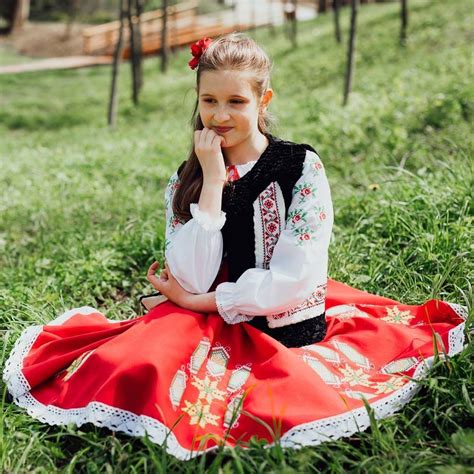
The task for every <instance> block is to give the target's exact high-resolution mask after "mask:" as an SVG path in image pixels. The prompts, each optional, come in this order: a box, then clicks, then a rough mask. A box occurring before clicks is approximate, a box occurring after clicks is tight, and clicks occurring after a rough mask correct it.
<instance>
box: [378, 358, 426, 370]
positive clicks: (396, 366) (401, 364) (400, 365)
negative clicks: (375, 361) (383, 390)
mask: <svg viewBox="0 0 474 474" xmlns="http://www.w3.org/2000/svg"><path fill="white" fill-rule="evenodd" d="M417 363H418V359H417V358H416V357H406V358H404V359H398V360H393V361H392V362H389V363H388V364H387V365H385V366H384V367H382V369H380V372H382V373H383V374H393V373H396V372H405V371H407V370H410V369H411V368H412V367H414V366H415V365H416V364H417Z"/></svg>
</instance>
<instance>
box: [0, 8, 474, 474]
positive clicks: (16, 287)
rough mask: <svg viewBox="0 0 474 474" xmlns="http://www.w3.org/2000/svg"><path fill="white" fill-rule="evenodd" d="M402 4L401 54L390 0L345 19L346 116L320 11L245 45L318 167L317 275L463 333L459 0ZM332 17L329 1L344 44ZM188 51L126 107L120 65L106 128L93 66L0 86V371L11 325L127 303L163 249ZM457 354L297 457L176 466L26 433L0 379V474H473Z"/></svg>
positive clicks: (112, 438) (118, 310) (102, 90)
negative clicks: (322, 240) (326, 233)
mask: <svg viewBox="0 0 474 474" xmlns="http://www.w3.org/2000/svg"><path fill="white" fill-rule="evenodd" d="M409 5H410V26H409V41H408V44H407V46H406V47H405V48H402V47H400V46H399V45H398V31H399V17H398V15H399V13H398V9H399V4H398V2H392V3H385V4H372V5H368V6H363V7H362V8H361V10H360V15H359V33H360V35H359V37H358V41H357V56H356V61H357V63H356V71H355V81H354V90H353V92H352V94H351V96H350V102H349V105H348V106H346V107H342V105H341V103H342V90H343V73H344V67H345V49H346V46H345V42H344V44H343V45H338V44H337V43H336V42H335V40H334V35H333V24H332V17H331V16H330V15H321V16H320V17H319V18H317V19H315V20H312V21H309V22H305V23H301V24H299V29H298V34H299V38H298V48H297V50H295V51H293V50H291V48H290V46H289V43H288V41H287V40H286V39H285V37H284V35H283V34H282V32H281V30H279V29H277V36H276V37H272V36H271V35H270V33H269V32H268V31H266V30H257V31H256V32H255V33H253V34H252V35H253V36H254V37H255V38H256V39H257V40H258V41H259V42H260V43H261V44H262V46H263V47H264V48H265V49H266V51H267V52H268V53H269V54H270V56H271V57H272V59H273V60H274V64H275V65H274V73H273V79H272V87H273V89H274V91H275V98H274V100H273V102H272V104H271V106H270V111H271V112H272V113H273V115H274V116H275V117H276V118H277V123H276V126H275V127H274V129H273V130H272V132H273V133H274V134H275V135H277V136H280V137H282V138H284V139H288V140H293V141H296V142H304V143H309V144H311V145H312V146H313V147H314V148H316V150H318V152H319V154H320V156H321V158H322V160H323V162H324V164H325V167H326V171H327V175H328V178H329V181H330V184H331V189H332V196H333V201H334V209H335V226H334V232H333V240H332V243H331V247H330V268H329V275H330V277H332V278H334V279H336V280H339V281H343V282H345V283H347V284H349V285H352V286H355V287H358V288H361V289H364V290H367V291H370V292H372V293H376V294H380V295H383V296H387V297H389V298H394V299H396V300H398V301H401V302H404V303H407V304H421V303H422V302H424V301H426V300H428V299H431V298H439V299H442V300H445V301H449V302H457V303H461V304H463V305H465V306H467V307H468V310H469V314H470V316H469V320H468V327H472V303H473V290H472V283H471V282H472V281H473V276H474V264H473V259H472V251H473V241H474V240H473V231H472V229H473V218H472V189H473V167H472V151H473V134H472V131H473V130H472V119H473V114H474V87H473V85H472V81H471V77H472V73H473V65H472V64H473V63H472V46H471V45H470V42H472V36H473V30H472V20H473V14H472V3H471V2H470V0H455V1H452V2H443V1H426V0H413V1H410V2H409ZM348 20H349V17H348V11H347V9H344V10H343V13H342V22H343V25H344V30H343V33H344V39H345V40H346V39H347V25H348V23H349V21H348ZM1 54H2V52H1V51H0V55H1ZM8 54H9V55H10V54H11V53H8ZM189 59H190V54H189V52H188V51H187V50H183V51H181V52H179V53H177V54H176V55H175V56H174V57H173V59H172V61H171V65H170V70H169V71H168V73H167V74H166V75H162V74H161V73H160V72H159V62H158V60H157V59H156V58H150V59H148V60H146V62H145V85H144V90H143V94H142V97H141V104H140V106H139V107H137V108H135V107H134V106H133V104H132V102H131V99H130V71H129V69H130V68H129V65H128V64H124V65H123V66H122V74H121V78H120V101H119V102H120V103H119V108H120V111H119V116H118V124H117V127H116V129H115V130H109V129H108V128H107V126H106V109H107V100H108V88H109V84H110V75H111V71H110V68H109V67H98V68H93V69H82V70H72V71H57V72H45V73H36V74H25V75H8V76H0V92H1V93H0V160H1V161H0V183H1V187H0V191H1V194H0V268H1V272H0V337H1V338H2V346H3V347H2V351H0V365H2V366H3V361H4V360H5V358H6V356H7V354H8V353H9V351H10V350H11V348H12V347H13V343H14V341H15V339H16V338H17V337H18V336H19V335H20V333H21V331H22V330H23V329H25V328H26V327H28V326H30V325H32V324H45V323H47V322H48V321H50V320H51V319H53V318H55V317H56V316H57V315H59V314H61V313H63V312H64V311H66V310H68V309H70V308H72V307H77V306H83V305H90V306H94V307H97V308H99V309H100V310H102V311H103V312H104V313H105V314H107V316H108V317H109V318H111V319H128V318H130V317H132V316H134V315H136V314H137V312H138V311H139V305H138V303H137V297H138V296H139V295H141V294H143V293H144V292H150V290H151V287H150V285H149V284H148V283H147V281H146V278H145V273H146V269H147V268H148V266H149V264H150V263H151V262H152V261H153V259H155V258H161V257H162V256H163V246H164V186H165V184H166V182H167V180H168V178H169V176H170V175H171V174H172V173H173V172H174V170H175V169H176V168H177V166H178V165H179V164H180V163H181V162H182V161H183V160H184V159H186V155H187V153H188V151H189V147H190V145H191V142H190V140H191V136H192V130H191V126H190V125H189V120H190V118H191V112H192V107H193V102H194V99H195V97H194V90H193V87H194V83H193V81H194V79H195V76H194V74H195V73H194V72H193V71H191V69H189V67H188V66H187V61H188V60H189ZM0 63H4V64H5V63H6V60H4V59H2V60H1V61H0ZM466 336H467V339H466V342H470V340H471V336H470V334H469V333H467V334H466ZM472 353H473V351H472V345H469V346H468V348H467V349H466V350H465V351H464V352H463V353H461V354H459V355H457V356H455V357H453V358H451V359H450V360H449V361H439V362H437V363H436V364H435V366H434V368H433V370H432V371H431V373H430V376H429V377H427V378H426V379H424V380H423V381H422V382H420V383H421V389H420V391H419V392H418V394H417V395H416V396H415V398H414V399H413V400H412V401H411V402H410V403H409V404H408V405H407V406H405V407H404V408H403V409H402V410H401V411H400V412H399V413H397V414H396V415H394V416H392V417H390V418H388V419H386V420H383V421H382V422H379V423H377V424H376V425H374V426H372V427H371V428H370V429H369V430H367V431H366V432H363V433H359V434H356V435H354V436H352V437H351V438H350V439H340V440H337V441H332V442H328V443H325V444H322V445H319V446H317V447H315V448H304V449H302V450H300V451H292V450H282V449H280V448H279V447H278V446H277V447H275V448H272V449H263V448H262V446H261V445H260V444H259V443H257V442H256V443H254V444H253V445H252V447H251V449H250V450H248V451H242V450H240V449H237V450H235V451H232V452H227V451H226V452H218V453H217V455H215V454H213V455H207V456H202V457H201V458H197V459H194V460H192V461H189V462H181V461H178V460H176V459H175V458H173V457H172V456H170V455H167V454H166V453H165V452H164V451H163V449H161V448H160V447H159V446H156V445H154V444H152V443H151V442H150V441H149V440H147V439H145V438H130V437H127V436H125V435H121V434H117V433H115V434H111V432H109V431H108V430H105V429H99V428H96V427H95V426H93V425H84V426H83V427H81V428H77V427H74V426H69V427H64V428H62V427H50V426H47V425H45V424H42V423H40V422H39V421H36V420H34V419H32V418H30V417H29V416H28V415H26V413H25V412H24V411H23V410H22V409H19V408H18V407H17V406H16V405H12V404H7V403H6V401H5V395H6V393H5V392H6V389H5V386H4V384H3V383H2V382H0V396H1V398H0V400H1V401H0V407H1V411H0V470H2V471H4V472H48V473H49V472H57V471H61V472H76V471H78V472H82V471H87V472H114V473H120V472H127V473H128V472H164V471H165V470H169V471H171V472H193V473H194V472H200V471H204V470H206V469H207V470H209V471H210V472H234V471H236V472H252V473H253V472H285V473H288V472H314V471H316V470H323V471H328V472H346V471H356V472H381V473H385V472H404V473H405V472H407V473H411V472H413V473H423V472H430V473H431V472H440V473H441V472H442V473H445V472H452V473H462V472H472V471H471V470H472V468H473V466H474V448H473V446H474V430H473V429H472V428H469V425H470V424H471V426H472V421H474V420H473V418H474V417H473V415H474V409H473V405H472V382H473V380H472V379H473V374H472V364H473V357H472Z"/></svg>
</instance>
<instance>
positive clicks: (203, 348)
mask: <svg viewBox="0 0 474 474" xmlns="http://www.w3.org/2000/svg"><path fill="white" fill-rule="evenodd" d="M210 348H211V343H210V342H209V341H208V340H207V339H203V340H202V341H201V342H200V343H199V344H198V345H197V347H196V349H195V350H194V352H193V355H192V356H191V364H190V369H189V370H190V371H191V373H193V374H196V373H197V372H198V370H199V369H200V368H201V365H202V363H203V362H204V360H205V359H206V357H207V354H208V353H209V349H210Z"/></svg>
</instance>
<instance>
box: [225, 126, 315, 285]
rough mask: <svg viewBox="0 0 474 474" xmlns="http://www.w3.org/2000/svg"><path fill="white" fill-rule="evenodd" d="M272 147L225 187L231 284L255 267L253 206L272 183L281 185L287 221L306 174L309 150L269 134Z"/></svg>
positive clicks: (226, 252) (226, 229) (226, 244)
mask: <svg viewBox="0 0 474 474" xmlns="http://www.w3.org/2000/svg"><path fill="white" fill-rule="evenodd" d="M266 136H267V138H268V140H269V145H268V146H267V148H266V149H265V150H264V152H263V153H262V155H261V156H260V158H259V159H258V161H257V163H255V165H254V166H253V167H252V169H251V170H250V171H248V172H247V173H246V174H245V175H244V176H242V177H241V178H239V179H238V180H237V181H232V182H230V183H228V184H227V185H226V186H225V187H224V191H223V194H222V210H223V211H225V213H226V222H225V224H224V227H223V228H222V237H223V241H224V257H225V258H226V259H227V263H228V266H229V281H231V282H235V281H237V280H238V278H239V277H240V275H242V273H244V272H245V271H246V270H248V269H249V268H254V267H255V231H254V220H253V219H254V207H253V203H254V201H255V200H256V199H257V198H258V196H259V194H260V193H261V192H263V191H264V190H265V189H266V188H267V187H268V185H269V184H270V183H272V182H273V181H276V182H278V184H279V185H280V188H281V190H282V193H283V197H284V200H285V219H286V217H287V212H288V207H289V206H290V203H291V199H292V191H293V187H294V186H295V183H296V181H298V179H299V178H300V177H301V173H302V171H303V165H304V160H305V157H306V150H307V149H310V150H313V151H314V149H313V148H312V147H311V146H310V145H306V144H302V145H298V144H296V143H293V142H289V141H284V140H281V139H280V138H277V137H274V136H273V135H271V134H266Z"/></svg>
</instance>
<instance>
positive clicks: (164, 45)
mask: <svg viewBox="0 0 474 474" xmlns="http://www.w3.org/2000/svg"><path fill="white" fill-rule="evenodd" d="M162 8H163V25H162V27H161V72H166V70H167V68H168V56H169V54H168V41H167V38H168V0H163V1H162Z"/></svg>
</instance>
